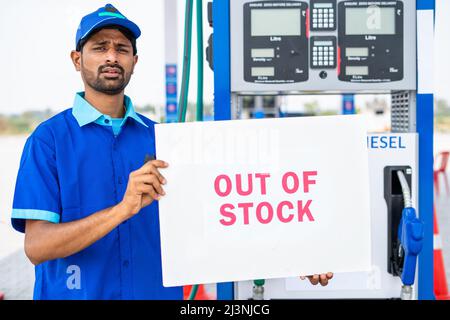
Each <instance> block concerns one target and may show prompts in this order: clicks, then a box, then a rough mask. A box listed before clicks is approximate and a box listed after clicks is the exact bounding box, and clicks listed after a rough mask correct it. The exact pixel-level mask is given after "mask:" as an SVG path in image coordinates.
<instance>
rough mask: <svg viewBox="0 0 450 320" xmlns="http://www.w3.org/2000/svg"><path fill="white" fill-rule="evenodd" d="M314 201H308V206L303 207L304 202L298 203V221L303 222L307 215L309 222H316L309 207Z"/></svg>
mask: <svg viewBox="0 0 450 320" xmlns="http://www.w3.org/2000/svg"><path fill="white" fill-rule="evenodd" d="M311 202H312V200H308V202H307V203H306V206H305V207H303V201H298V202H297V204H298V221H299V222H303V216H304V215H305V214H306V215H307V217H308V219H309V221H314V218H313V216H312V214H311V211H310V210H309V205H310V204H311Z"/></svg>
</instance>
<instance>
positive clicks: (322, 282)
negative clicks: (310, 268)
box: [320, 274, 328, 287]
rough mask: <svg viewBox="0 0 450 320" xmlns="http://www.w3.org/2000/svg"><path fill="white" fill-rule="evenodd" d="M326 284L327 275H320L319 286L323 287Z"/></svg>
mask: <svg viewBox="0 0 450 320" xmlns="http://www.w3.org/2000/svg"><path fill="white" fill-rule="evenodd" d="M327 284H328V279H327V275H326V274H321V275H320V285H321V286H323V287H324V286H326V285H327Z"/></svg>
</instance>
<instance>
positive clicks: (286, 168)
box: [155, 116, 371, 286]
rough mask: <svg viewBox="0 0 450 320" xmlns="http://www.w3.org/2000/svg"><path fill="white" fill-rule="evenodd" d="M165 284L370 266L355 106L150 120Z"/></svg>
mask: <svg viewBox="0 0 450 320" xmlns="http://www.w3.org/2000/svg"><path fill="white" fill-rule="evenodd" d="M155 130H156V153H157V157H158V159H161V160H164V161H167V162H168V163H169V168H168V169H165V170H164V172H163V174H164V176H165V177H166V178H167V181H168V183H167V185H166V186H165V190H166V194H167V195H166V196H165V197H164V198H163V199H162V200H161V201H160V203H159V212H160V214H159V215H160V228H161V251H162V268H163V284H164V285H165V286H177V285H188V284H199V283H217V282H229V281H241V280H251V279H271V278H283V277H293V276H299V275H309V274H315V273H325V272H329V271H331V272H356V271H368V270H370V266H371V241H370V239H371V235H370V230H371V229H370V205H369V170H368V154H367V138H366V137H367V136H366V127H365V121H364V120H363V118H361V117H360V116H335V117H311V118H285V119H264V120H237V121H223V122H203V123H185V124H160V125H157V126H156V129H155Z"/></svg>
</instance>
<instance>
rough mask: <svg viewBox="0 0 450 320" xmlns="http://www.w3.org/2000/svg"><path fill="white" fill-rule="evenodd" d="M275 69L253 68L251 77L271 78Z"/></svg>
mask: <svg viewBox="0 0 450 320" xmlns="http://www.w3.org/2000/svg"><path fill="white" fill-rule="evenodd" d="M273 76H275V68H273V67H255V68H252V77H273Z"/></svg>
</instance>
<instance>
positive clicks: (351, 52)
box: [345, 48, 369, 57]
mask: <svg viewBox="0 0 450 320" xmlns="http://www.w3.org/2000/svg"><path fill="white" fill-rule="evenodd" d="M345 56H346V57H368V56H369V48H346V49H345Z"/></svg>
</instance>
